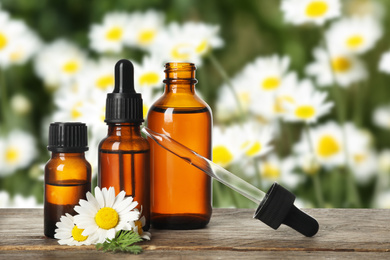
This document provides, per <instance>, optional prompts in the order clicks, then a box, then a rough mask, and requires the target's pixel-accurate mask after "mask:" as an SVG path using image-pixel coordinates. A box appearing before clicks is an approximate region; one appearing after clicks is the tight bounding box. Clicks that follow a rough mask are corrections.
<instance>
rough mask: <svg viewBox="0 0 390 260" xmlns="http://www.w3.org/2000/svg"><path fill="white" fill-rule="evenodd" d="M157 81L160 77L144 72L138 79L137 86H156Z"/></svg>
mask: <svg viewBox="0 0 390 260" xmlns="http://www.w3.org/2000/svg"><path fill="white" fill-rule="evenodd" d="M159 79H160V77H159V75H158V74H157V73H156V72H146V73H144V74H143V75H142V76H141V77H139V84H140V85H141V86H143V85H147V86H151V85H155V84H157V83H158V82H159Z"/></svg>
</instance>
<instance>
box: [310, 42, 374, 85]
mask: <svg viewBox="0 0 390 260" xmlns="http://www.w3.org/2000/svg"><path fill="white" fill-rule="evenodd" d="M313 54H314V58H315V59H316V60H315V61H314V62H313V63H311V64H309V65H308V66H307V67H306V73H307V74H308V75H310V76H313V77H316V81H317V84H318V85H319V86H330V85H332V84H333V83H334V79H333V74H334V75H335V77H336V79H335V80H336V82H337V83H338V84H339V85H340V86H342V87H348V86H349V85H350V84H351V83H354V82H359V81H362V80H364V79H366V78H367V70H366V68H365V66H364V64H363V62H362V61H361V60H360V59H359V58H357V57H356V56H354V55H352V54H349V53H346V52H342V51H332V50H331V55H330V59H329V55H328V53H327V52H326V51H325V50H324V49H321V48H316V49H315V50H314V53H313ZM332 70H333V72H332Z"/></svg>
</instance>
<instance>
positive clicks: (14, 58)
mask: <svg viewBox="0 0 390 260" xmlns="http://www.w3.org/2000/svg"><path fill="white" fill-rule="evenodd" d="M0 49H1V48H0ZM22 57H23V52H22V51H20V50H18V51H14V52H11V54H10V55H9V58H10V60H11V61H18V60H20V59H21V58H22Z"/></svg>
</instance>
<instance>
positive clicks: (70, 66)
mask: <svg viewBox="0 0 390 260" xmlns="http://www.w3.org/2000/svg"><path fill="white" fill-rule="evenodd" d="M79 68H80V64H79V62H78V61H76V60H70V61H68V62H66V63H65V64H64V65H63V66H62V70H63V71H64V72H65V73H68V74H73V73H75V72H76V71H78V70H79Z"/></svg>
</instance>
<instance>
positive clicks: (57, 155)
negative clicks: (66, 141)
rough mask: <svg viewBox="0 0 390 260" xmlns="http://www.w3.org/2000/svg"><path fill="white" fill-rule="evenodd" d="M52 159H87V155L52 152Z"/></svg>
mask: <svg viewBox="0 0 390 260" xmlns="http://www.w3.org/2000/svg"><path fill="white" fill-rule="evenodd" d="M51 158H52V159H58V158H61V159H65V158H74V159H75V158H78V159H85V153H84V152H82V153H56V152H52V153H51Z"/></svg>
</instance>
